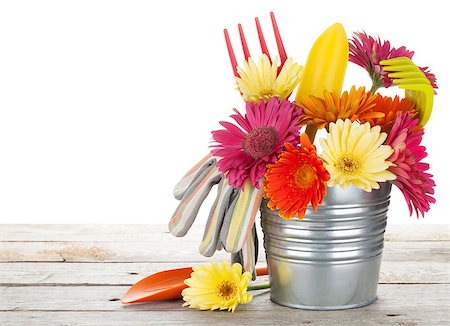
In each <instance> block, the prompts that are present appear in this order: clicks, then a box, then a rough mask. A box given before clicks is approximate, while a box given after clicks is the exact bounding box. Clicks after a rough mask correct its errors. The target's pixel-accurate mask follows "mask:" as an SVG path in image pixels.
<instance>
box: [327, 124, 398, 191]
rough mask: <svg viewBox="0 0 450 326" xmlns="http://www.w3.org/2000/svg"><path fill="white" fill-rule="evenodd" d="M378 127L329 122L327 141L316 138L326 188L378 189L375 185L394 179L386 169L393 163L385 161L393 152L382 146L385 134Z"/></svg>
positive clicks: (386, 146) (378, 186)
mask: <svg viewBox="0 0 450 326" xmlns="http://www.w3.org/2000/svg"><path fill="white" fill-rule="evenodd" d="M380 130H381V128H380V126H375V127H373V128H370V124H369V123H368V122H366V123H365V124H360V123H359V122H356V121H355V122H353V123H352V122H351V121H350V120H349V119H346V120H345V121H343V120H342V119H339V120H337V121H336V123H330V132H329V133H328V134H327V138H321V139H320V145H321V146H322V149H323V152H322V154H321V155H320V157H321V158H322V159H323V160H324V161H325V168H326V169H327V170H328V172H330V176H331V178H330V181H328V185H329V186H336V185H339V186H341V187H342V188H344V189H345V188H347V187H348V186H349V185H350V184H353V185H354V186H355V187H357V188H360V189H362V190H365V191H369V192H370V191H372V189H378V188H380V185H379V184H378V182H385V181H388V180H394V179H395V178H396V176H395V174H393V173H392V172H390V171H388V170H387V169H388V168H389V167H390V166H392V165H393V164H392V163H391V162H389V161H386V160H387V158H388V157H389V156H390V155H391V154H392V153H393V149H392V148H391V147H390V146H388V145H382V144H383V143H384V141H385V140H386V137H387V134H386V133H384V132H380Z"/></svg>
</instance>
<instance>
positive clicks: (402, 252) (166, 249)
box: [0, 238, 450, 262]
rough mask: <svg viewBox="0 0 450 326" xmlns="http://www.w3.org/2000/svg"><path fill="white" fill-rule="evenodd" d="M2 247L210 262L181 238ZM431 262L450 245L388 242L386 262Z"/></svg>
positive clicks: (11, 253)
mask: <svg viewBox="0 0 450 326" xmlns="http://www.w3.org/2000/svg"><path fill="white" fill-rule="evenodd" d="M0 245H1V247H0V262H34V261H40V262H183V261H191V262H201V261H208V260H210V259H211V258H207V257H203V256H202V255H200V254H199V252H198V245H199V242H187V241H184V240H183V239H180V238H173V239H172V240H171V241H167V242H160V241H152V242H150V241H149V242H89V241H84V242H74V241H64V242H1V243H0ZM261 248H262V246H261ZM213 259H215V260H221V259H226V260H228V259H229V254H227V253H226V252H224V251H223V250H222V251H220V252H217V253H216V254H215V255H214V258H213ZM258 259H259V261H264V260H265V253H264V250H260V252H259V258H258ZM430 260H432V261H439V262H446V261H449V260H450V246H449V245H448V243H447V242H444V241H433V242H385V249H384V252H383V261H394V262H396V261H414V262H421V261H430Z"/></svg>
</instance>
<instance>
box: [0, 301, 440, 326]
mask: <svg viewBox="0 0 450 326" xmlns="http://www.w3.org/2000/svg"><path fill="white" fill-rule="evenodd" d="M419 306H420V304H419ZM280 312H282V314H274V313H273V311H271V310H269V309H268V310H262V311H258V312H257V313H256V312H251V311H240V310H236V311H235V312H234V313H233V314H231V313H227V312H219V311H193V310H189V311H170V312H167V311H130V310H128V309H123V310H122V311H114V312H110V311H108V312H104V311H96V312H73V311H57V312H48V311H45V312H28V311H14V312H3V313H1V318H2V319H1V320H2V321H3V323H4V324H5V325H8V326H23V325H33V326H48V325H71V326H77V325H84V326H98V325H104V326H128V325H133V326H134V325H161V326H164V325H168V326H172V325H183V326H189V325H194V326H197V325H199V326H202V325H205V326H210V325H215V326H216V325H217V326H221V325H258V326H266V325H267V326H273V325H312V326H329V325H345V326H361V325H377V326H388V325H390V326H392V325H397V326H444V325H448V320H449V313H448V311H446V310H443V309H440V308H439V307H435V308H434V309H426V310H423V309H421V308H420V309H419V308H418V309H415V310H405V309H400V308H392V307H385V306H381V305H377V304H376V303H375V304H374V305H372V306H370V307H367V308H366V307H365V308H360V309H352V310H344V311H342V310H341V311H306V310H299V309H289V308H282V311H280Z"/></svg>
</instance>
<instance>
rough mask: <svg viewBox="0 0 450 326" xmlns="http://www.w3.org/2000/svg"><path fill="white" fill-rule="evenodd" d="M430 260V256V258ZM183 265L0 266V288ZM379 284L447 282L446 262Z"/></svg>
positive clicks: (404, 267)
mask: <svg viewBox="0 0 450 326" xmlns="http://www.w3.org/2000/svg"><path fill="white" fill-rule="evenodd" d="M431 258H432V257H431ZM197 264H198V262H184V263H103V264H86V263H70V264H63V263H2V264H0V286H25V285H58V284H60V285H128V286H130V285H132V284H134V283H136V282H137V281H139V280H140V279H142V278H143V277H145V276H147V275H150V274H153V273H156V272H159V271H162V270H167V269H173V268H179V267H186V266H193V265H197ZM380 283H410V284H415V283H423V284H433V283H450V273H449V266H448V263H447V262H435V261H432V260H428V261H421V262H411V261H403V262H389V261H383V263H382V264H381V275H380Z"/></svg>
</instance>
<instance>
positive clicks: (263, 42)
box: [255, 17, 272, 64]
mask: <svg viewBox="0 0 450 326" xmlns="http://www.w3.org/2000/svg"><path fill="white" fill-rule="evenodd" d="M255 23H256V30H257V31H258V38H259V44H261V51H262V53H263V54H265V55H267V57H268V58H269V61H270V64H272V58H271V57H270V53H269V49H268V48H267V44H266V40H265V39H264V34H263V32H262V29H261V25H260V23H259V19H258V17H256V18H255Z"/></svg>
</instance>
